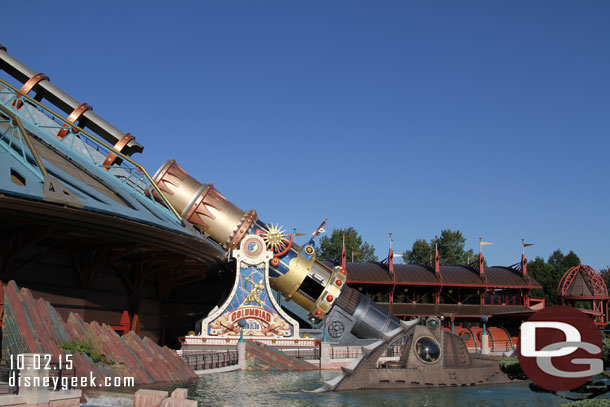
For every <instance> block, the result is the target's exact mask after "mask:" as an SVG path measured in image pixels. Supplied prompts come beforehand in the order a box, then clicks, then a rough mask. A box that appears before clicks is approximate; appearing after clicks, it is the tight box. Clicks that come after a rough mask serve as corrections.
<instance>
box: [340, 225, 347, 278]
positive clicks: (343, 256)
mask: <svg viewBox="0 0 610 407" xmlns="http://www.w3.org/2000/svg"><path fill="white" fill-rule="evenodd" d="M346 262H347V253H346V251H345V231H344V232H343V247H341V267H342V268H343V270H345V271H347V267H346Z"/></svg>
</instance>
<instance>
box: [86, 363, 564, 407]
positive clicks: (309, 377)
mask: <svg viewBox="0 0 610 407" xmlns="http://www.w3.org/2000/svg"><path fill="white" fill-rule="evenodd" d="M338 374H339V372H336V371H334V372H329V371H324V372H318V371H316V372H249V371H245V372H241V371H237V372H230V373H220V374H213V375H206V376H202V377H200V378H199V379H198V380H196V381H194V382H192V383H190V384H188V385H182V386H180V387H188V389H189V398H191V399H196V400H198V402H199V406H200V407H204V406H205V407H207V406H213V407H216V406H218V407H225V406H227V407H229V406H230V407H250V406H269V407H273V406H277V407H316V406H323V407H348V406H349V407H364V406H371V407H390V406H392V407H393V406H408V407H415V406H469V407H470V406H494V407H501V406H519V407H526V406H560V405H561V404H562V400H561V399H559V398H558V397H556V396H553V395H551V394H545V393H534V392H532V391H531V390H530V389H529V387H528V385H527V383H524V382H517V383H511V384H506V385H492V386H474V387H452V388H440V389H439V388H422V389H412V390H400V391H398V390H396V391H387V390H359V391H352V392H330V393H321V394H311V393H304V392H302V391H301V390H303V389H305V390H313V389H316V388H317V387H319V386H320V383H321V380H323V379H324V380H327V379H330V378H333V377H335V376H337V375H338ZM174 387H176V386H174ZM147 388H148V387H147ZM172 389H173V388H172V387H166V388H164V390H172ZM132 405H133V401H132V399H131V398H129V397H121V396H118V397H117V396H114V395H108V396H97V397H92V398H89V399H88V402H87V403H86V404H83V406H86V407H107V406H117V407H119V406H121V407H122V406H132Z"/></svg>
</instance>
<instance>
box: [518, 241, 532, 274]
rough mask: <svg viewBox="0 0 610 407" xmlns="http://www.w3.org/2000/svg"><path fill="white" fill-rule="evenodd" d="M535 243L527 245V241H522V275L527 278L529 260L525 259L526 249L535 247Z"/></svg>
mask: <svg viewBox="0 0 610 407" xmlns="http://www.w3.org/2000/svg"><path fill="white" fill-rule="evenodd" d="M533 245H534V244H533V243H525V239H521V274H522V275H523V277H526V276H527V258H525V248H526V247H528V246H533Z"/></svg>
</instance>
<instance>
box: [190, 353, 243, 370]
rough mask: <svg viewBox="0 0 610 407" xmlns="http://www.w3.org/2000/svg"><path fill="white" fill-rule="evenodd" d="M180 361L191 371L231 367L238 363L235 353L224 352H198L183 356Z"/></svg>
mask: <svg viewBox="0 0 610 407" xmlns="http://www.w3.org/2000/svg"><path fill="white" fill-rule="evenodd" d="M181 357H182V360H184V362H185V363H186V364H187V366H189V367H190V368H192V369H193V370H208V369H218V368H220V367H226V366H233V365H236V364H237V363H238V362H239V357H238V355H237V351H235V350H228V351H226V352H217V353H211V352H200V353H187V354H183V355H182V356H181Z"/></svg>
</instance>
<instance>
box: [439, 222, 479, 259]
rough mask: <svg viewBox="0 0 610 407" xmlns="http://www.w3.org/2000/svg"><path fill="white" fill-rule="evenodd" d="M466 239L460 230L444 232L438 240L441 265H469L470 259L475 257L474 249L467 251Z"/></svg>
mask: <svg viewBox="0 0 610 407" xmlns="http://www.w3.org/2000/svg"><path fill="white" fill-rule="evenodd" d="M465 245H466V238H465V237H464V235H462V232H460V231H459V230H456V231H453V230H449V229H446V230H443V231H441V237H440V238H439V239H438V254H439V256H440V258H441V264H468V258H471V259H472V258H473V257H474V252H473V250H472V249H470V250H465V249H464V246H465Z"/></svg>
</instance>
